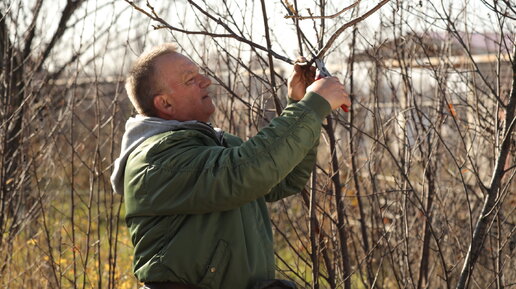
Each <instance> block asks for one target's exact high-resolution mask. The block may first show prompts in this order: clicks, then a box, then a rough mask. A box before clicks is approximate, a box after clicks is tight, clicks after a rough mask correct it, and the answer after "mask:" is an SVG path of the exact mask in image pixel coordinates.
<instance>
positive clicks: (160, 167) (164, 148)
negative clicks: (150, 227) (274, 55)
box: [124, 93, 331, 217]
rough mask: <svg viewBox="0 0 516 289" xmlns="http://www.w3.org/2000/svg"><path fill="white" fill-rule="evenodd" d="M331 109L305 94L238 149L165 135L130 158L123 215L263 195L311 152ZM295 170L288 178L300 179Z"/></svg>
mask: <svg viewBox="0 0 516 289" xmlns="http://www.w3.org/2000/svg"><path fill="white" fill-rule="evenodd" d="M330 110H331V109H330V106H329V104H328V102H327V101H326V100H324V99H323V98H322V97H321V96H319V95H317V94H315V93H308V94H307V95H306V96H305V98H304V99H303V100H301V101H300V102H298V103H295V104H291V105H289V106H287V107H286V108H285V110H284V111H283V113H282V114H281V116H279V117H277V118H275V119H273V120H272V121H271V123H270V124H269V125H268V126H267V127H265V128H264V129H262V130H261V131H260V132H259V133H258V134H257V135H256V136H254V137H252V138H250V139H249V140H248V141H246V142H243V143H242V144H241V145H240V146H238V147H231V148H225V147H221V146H214V145H208V140H207V139H206V138H208V137H207V136H205V137H204V138H203V137H201V136H200V135H201V133H200V132H197V131H184V132H183V134H190V135H183V136H182V137H181V138H180V139H174V137H171V138H167V137H165V138H163V139H162V140H161V141H160V143H158V144H157V145H153V146H152V147H151V148H149V150H150V151H147V152H146V153H144V152H140V153H137V154H136V155H134V156H131V157H130V160H129V161H130V162H131V163H134V164H135V165H131V166H127V167H126V173H125V188H124V190H125V197H126V198H125V202H126V209H127V212H126V217H130V216H138V215H147V216H148V215H168V214H196V213H198V214H202V213H207V212H214V211H224V210H230V209H234V208H237V207H240V206H242V205H244V204H246V203H248V202H251V201H253V200H256V199H258V198H260V197H263V196H265V195H266V194H267V193H269V192H270V191H271V189H272V188H273V187H274V186H276V185H277V184H279V183H280V181H282V180H283V179H285V177H286V176H287V175H289V173H291V172H293V170H294V168H296V166H298V165H299V163H301V162H302V161H303V159H305V157H306V156H307V154H308V153H309V152H311V151H312V150H313V148H314V146H315V144H316V143H317V142H318V140H319V136H320V130H321V122H322V119H323V118H324V117H325V116H326V115H327V114H328V113H329V112H330ZM203 136H204V135H203ZM149 156H150V157H149ZM139 158H145V159H143V160H142V159H139ZM294 171H296V170H294ZM293 173H294V175H295V176H296V178H289V180H290V179H291V181H295V179H297V178H299V177H298V176H297V175H298V173H295V172H293ZM302 185H304V183H303V184H302Z"/></svg>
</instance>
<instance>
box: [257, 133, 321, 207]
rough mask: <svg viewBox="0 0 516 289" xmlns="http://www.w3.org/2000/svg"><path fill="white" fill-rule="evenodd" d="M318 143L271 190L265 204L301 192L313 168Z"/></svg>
mask: <svg viewBox="0 0 516 289" xmlns="http://www.w3.org/2000/svg"><path fill="white" fill-rule="evenodd" d="M318 145H319V141H317V142H316V143H315V145H314V146H313V147H312V149H311V150H310V151H309V152H308V154H307V155H306V157H305V158H304V159H303V160H302V161H301V162H300V163H299V164H298V165H297V166H296V167H295V168H294V170H292V172H290V173H289V174H288V175H287V177H285V178H284V179H283V180H282V181H281V182H280V183H279V184H278V185H276V186H275V187H274V188H272V190H271V192H270V193H269V194H267V195H266V196H265V200H266V201H267V202H275V201H277V200H280V199H283V198H286V197H288V196H291V195H294V194H297V193H299V192H301V190H302V189H303V187H304V186H305V185H306V183H307V182H308V178H310V174H311V173H312V170H313V168H314V165H315V162H316V158H317V147H318Z"/></svg>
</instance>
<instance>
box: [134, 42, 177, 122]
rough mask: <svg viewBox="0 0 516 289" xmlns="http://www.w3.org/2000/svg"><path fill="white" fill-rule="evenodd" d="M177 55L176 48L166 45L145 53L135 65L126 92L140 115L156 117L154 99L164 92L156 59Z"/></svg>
mask: <svg viewBox="0 0 516 289" xmlns="http://www.w3.org/2000/svg"><path fill="white" fill-rule="evenodd" d="M171 53H176V46H175V45H174V44H172V43H164V44H161V45H158V46H156V47H154V48H152V49H151V50H150V51H148V52H145V53H143V54H142V55H141V56H140V57H139V58H138V59H137V60H136V63H135V64H134V65H133V68H132V69H131V71H130V72H129V75H128V77H127V79H126V81H125V90H126V91H127V95H128V96H129V99H130V100H131V103H132V104H133V106H134V108H135V109H136V111H137V112H138V113H139V114H142V115H146V116H156V111H155V108H154V97H155V96H156V95H158V94H160V93H162V90H163V88H164V87H163V84H162V83H161V77H160V76H159V75H157V71H156V68H155V66H156V59H157V58H158V57H160V56H162V55H166V54H171Z"/></svg>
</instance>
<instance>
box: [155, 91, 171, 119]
mask: <svg viewBox="0 0 516 289" xmlns="http://www.w3.org/2000/svg"><path fill="white" fill-rule="evenodd" d="M153 103H154V108H155V109H156V114H157V115H158V117H160V118H163V119H173V115H174V106H173V105H172V104H170V102H169V101H168V99H167V97H166V95H164V94H158V95H156V96H155V97H154V99H153Z"/></svg>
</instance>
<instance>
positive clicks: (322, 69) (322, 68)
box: [314, 57, 349, 112]
mask: <svg viewBox="0 0 516 289" xmlns="http://www.w3.org/2000/svg"><path fill="white" fill-rule="evenodd" d="M314 61H315V67H316V68H317V72H316V74H315V80H316V81H317V80H319V79H321V78H324V77H331V73H330V72H328V70H327V69H326V65H324V61H322V60H321V59H319V58H317V57H316V58H315V60H314ZM340 108H342V110H343V111H345V112H349V108H348V107H347V106H346V105H345V104H343V105H341V107H340Z"/></svg>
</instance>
